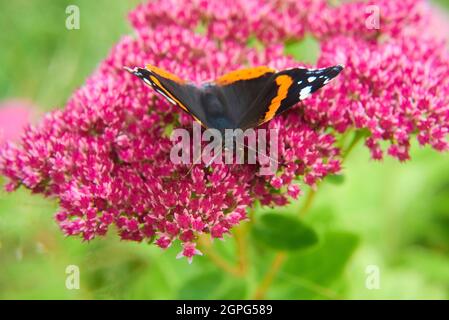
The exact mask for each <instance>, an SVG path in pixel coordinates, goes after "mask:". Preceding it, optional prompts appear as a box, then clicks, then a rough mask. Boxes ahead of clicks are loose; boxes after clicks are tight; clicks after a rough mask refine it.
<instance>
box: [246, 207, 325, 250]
mask: <svg viewBox="0 0 449 320" xmlns="http://www.w3.org/2000/svg"><path fill="white" fill-rule="evenodd" d="M252 235H253V238H254V239H255V240H256V241H257V242H259V243H261V244H263V245H264V246H266V247H269V248H271V249H275V250H299V249H305V248H308V247H311V246H313V245H315V244H316V243H317V242H318V236H317V234H316V233H315V231H314V230H313V229H311V228H310V227H308V226H307V225H305V224H304V223H303V222H301V221H300V220H299V219H297V218H295V217H293V216H290V215H285V214H278V213H269V214H265V215H263V216H261V217H260V219H259V221H258V222H257V223H256V224H255V225H254V227H253V229H252Z"/></svg>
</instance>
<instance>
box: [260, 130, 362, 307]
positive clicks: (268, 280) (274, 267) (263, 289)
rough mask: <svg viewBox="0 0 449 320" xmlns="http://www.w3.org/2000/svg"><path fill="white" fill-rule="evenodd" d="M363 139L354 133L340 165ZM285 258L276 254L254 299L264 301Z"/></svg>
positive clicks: (312, 193)
mask: <svg viewBox="0 0 449 320" xmlns="http://www.w3.org/2000/svg"><path fill="white" fill-rule="evenodd" d="M362 138H363V134H362V133H361V132H360V131H356V132H355V135H354V138H353V139H352V141H351V143H350V144H349V146H348V147H347V148H346V150H345V151H344V152H343V155H342V161H341V162H342V163H343V162H344V161H345V160H346V159H347V158H348V156H349V154H350V153H351V152H352V150H353V149H354V147H355V146H356V145H357V143H358V142H359V141H360V140H361V139H362ZM316 193H317V191H316V190H313V189H311V190H310V192H309V193H308V194H307V197H306V199H305V202H304V205H303V207H302V208H301V210H300V211H299V216H300V217H304V216H305V215H306V214H307V213H308V212H309V211H310V208H311V207H312V205H313V201H314V200H315V198H316ZM286 258H287V254H286V253H285V252H278V253H277V254H276V255H275V257H274V259H273V261H272V263H271V266H270V268H269V269H268V271H267V273H266V274H265V276H264V277H263V279H262V281H261V282H260V284H259V286H258V287H257V289H256V293H255V294H254V299H264V298H265V296H266V294H267V292H268V290H269V288H270V286H271V284H272V283H273V281H274V279H275V278H276V276H277V274H278V272H279V270H281V268H282V265H283V264H284V261H285V260H286Z"/></svg>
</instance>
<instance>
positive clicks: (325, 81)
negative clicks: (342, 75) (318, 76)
mask: <svg viewBox="0 0 449 320" xmlns="http://www.w3.org/2000/svg"><path fill="white" fill-rule="evenodd" d="M330 81H331V79H329V78H327V79H326V80H324V82H323V84H328V83H329V82H330Z"/></svg>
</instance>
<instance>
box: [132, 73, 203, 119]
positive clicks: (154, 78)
mask: <svg viewBox="0 0 449 320" xmlns="http://www.w3.org/2000/svg"><path fill="white" fill-rule="evenodd" d="M125 69H126V70H128V71H129V72H131V73H132V74H134V75H136V76H137V77H139V78H140V79H142V80H143V81H144V82H145V83H146V84H147V85H149V86H150V87H152V88H153V89H154V90H155V91H156V92H157V93H159V94H160V95H162V96H163V97H164V98H165V99H166V100H167V101H168V102H170V103H171V104H174V105H177V106H178V107H180V108H181V109H183V110H184V111H186V112H187V113H189V114H190V115H191V116H192V117H193V118H195V120H197V121H198V122H199V123H201V124H202V125H205V124H204V120H203V119H205V114H204V109H203V108H201V96H202V89H201V88H199V87H197V86H195V85H194V84H191V83H188V82H186V81H185V80H183V79H181V78H179V77H178V76H176V75H174V74H171V73H169V72H168V71H165V70H163V69H160V68H158V67H155V66H151V65H147V66H146V68H134V69H130V68H127V67H125Z"/></svg>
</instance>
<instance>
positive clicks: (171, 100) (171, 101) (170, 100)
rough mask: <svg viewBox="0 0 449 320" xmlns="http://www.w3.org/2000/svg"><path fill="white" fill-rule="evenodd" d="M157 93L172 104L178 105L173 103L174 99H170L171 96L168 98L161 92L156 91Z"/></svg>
mask: <svg viewBox="0 0 449 320" xmlns="http://www.w3.org/2000/svg"><path fill="white" fill-rule="evenodd" d="M156 92H157V93H159V94H160V95H162V96H163V97H164V98H165V99H167V100H168V101H169V102H170V103H171V104H176V102H175V101H173V99H172V98H170V97H169V96H167V95H166V94H165V93H163V92H162V91H161V90H159V89H156Z"/></svg>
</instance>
